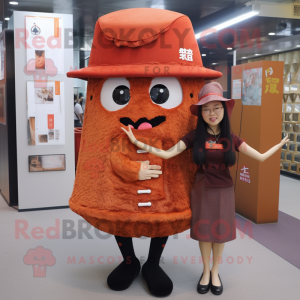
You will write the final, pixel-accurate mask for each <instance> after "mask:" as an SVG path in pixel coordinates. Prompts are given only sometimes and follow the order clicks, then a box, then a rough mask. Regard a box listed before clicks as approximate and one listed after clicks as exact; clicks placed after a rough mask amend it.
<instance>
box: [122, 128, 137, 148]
mask: <svg viewBox="0 0 300 300" xmlns="http://www.w3.org/2000/svg"><path fill="white" fill-rule="evenodd" d="M128 128H129V131H127V130H126V129H125V128H123V127H121V129H122V130H123V131H125V133H126V134H127V135H128V137H129V139H130V141H131V142H132V143H133V144H136V142H137V139H136V138H135V136H134V134H133V133H132V131H131V127H130V125H128Z"/></svg>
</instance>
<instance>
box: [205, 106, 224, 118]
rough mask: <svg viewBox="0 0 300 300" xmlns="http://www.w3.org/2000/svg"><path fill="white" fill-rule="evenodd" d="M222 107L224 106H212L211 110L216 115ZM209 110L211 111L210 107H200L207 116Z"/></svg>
mask: <svg viewBox="0 0 300 300" xmlns="http://www.w3.org/2000/svg"><path fill="white" fill-rule="evenodd" d="M222 108H224V107H223V106H220V107H215V108H213V109H212V110H213V112H214V113H215V114H216V115H218V114H220V113H221V111H222ZM210 111H211V109H208V108H205V109H202V112H203V114H204V115H206V116H208V115H209V114H210Z"/></svg>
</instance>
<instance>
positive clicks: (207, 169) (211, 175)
mask: <svg viewBox="0 0 300 300" xmlns="http://www.w3.org/2000/svg"><path fill="white" fill-rule="evenodd" d="M195 134H196V130H193V131H191V132H189V133H188V134H186V135H185V136H184V137H183V138H181V140H182V141H183V142H184V143H185V145H186V150H187V149H190V148H191V147H193V145H194V141H195V138H196V137H195ZM231 137H232V141H233V143H232V144H233V145H232V151H234V150H235V151H237V152H239V149H238V148H239V146H240V145H241V144H242V143H243V142H244V141H243V140H242V139H241V138H240V137H238V136H237V135H235V134H234V133H233V132H232V133H231ZM209 140H211V141H215V140H216V139H215V136H214V135H212V134H210V133H208V132H207V135H206V141H209ZM221 141H222V140H221V139H219V140H218V142H217V144H220V142H221ZM228 147H229V146H228ZM224 151H226V149H222V150H219V149H206V164H204V165H198V166H197V169H198V170H197V172H199V173H203V174H205V180H204V184H205V186H207V187H230V186H233V185H234V184H233V181H232V178H231V175H230V171H229V167H225V158H224Z"/></svg>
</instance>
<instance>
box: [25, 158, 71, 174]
mask: <svg viewBox="0 0 300 300" xmlns="http://www.w3.org/2000/svg"><path fill="white" fill-rule="evenodd" d="M28 165H29V172H45V171H64V170H66V157H65V155H64V154H60V155H58V154H52V155H51V154H50V155H30V156H28Z"/></svg>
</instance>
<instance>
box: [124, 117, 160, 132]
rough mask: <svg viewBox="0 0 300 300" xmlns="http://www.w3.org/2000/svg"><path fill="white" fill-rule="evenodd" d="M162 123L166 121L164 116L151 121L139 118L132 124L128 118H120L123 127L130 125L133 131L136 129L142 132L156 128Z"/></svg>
mask: <svg viewBox="0 0 300 300" xmlns="http://www.w3.org/2000/svg"><path fill="white" fill-rule="evenodd" d="M164 121H166V117H164V116H158V117H155V118H153V119H151V120H148V119H147V118H140V119H138V120H137V121H136V122H133V121H132V120H131V119H130V118H120V122H121V123H122V124H123V125H125V126H128V125H131V126H132V127H133V128H134V129H138V130H144V129H150V128H153V127H156V126H158V125H160V124H161V123H162V122H164Z"/></svg>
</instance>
